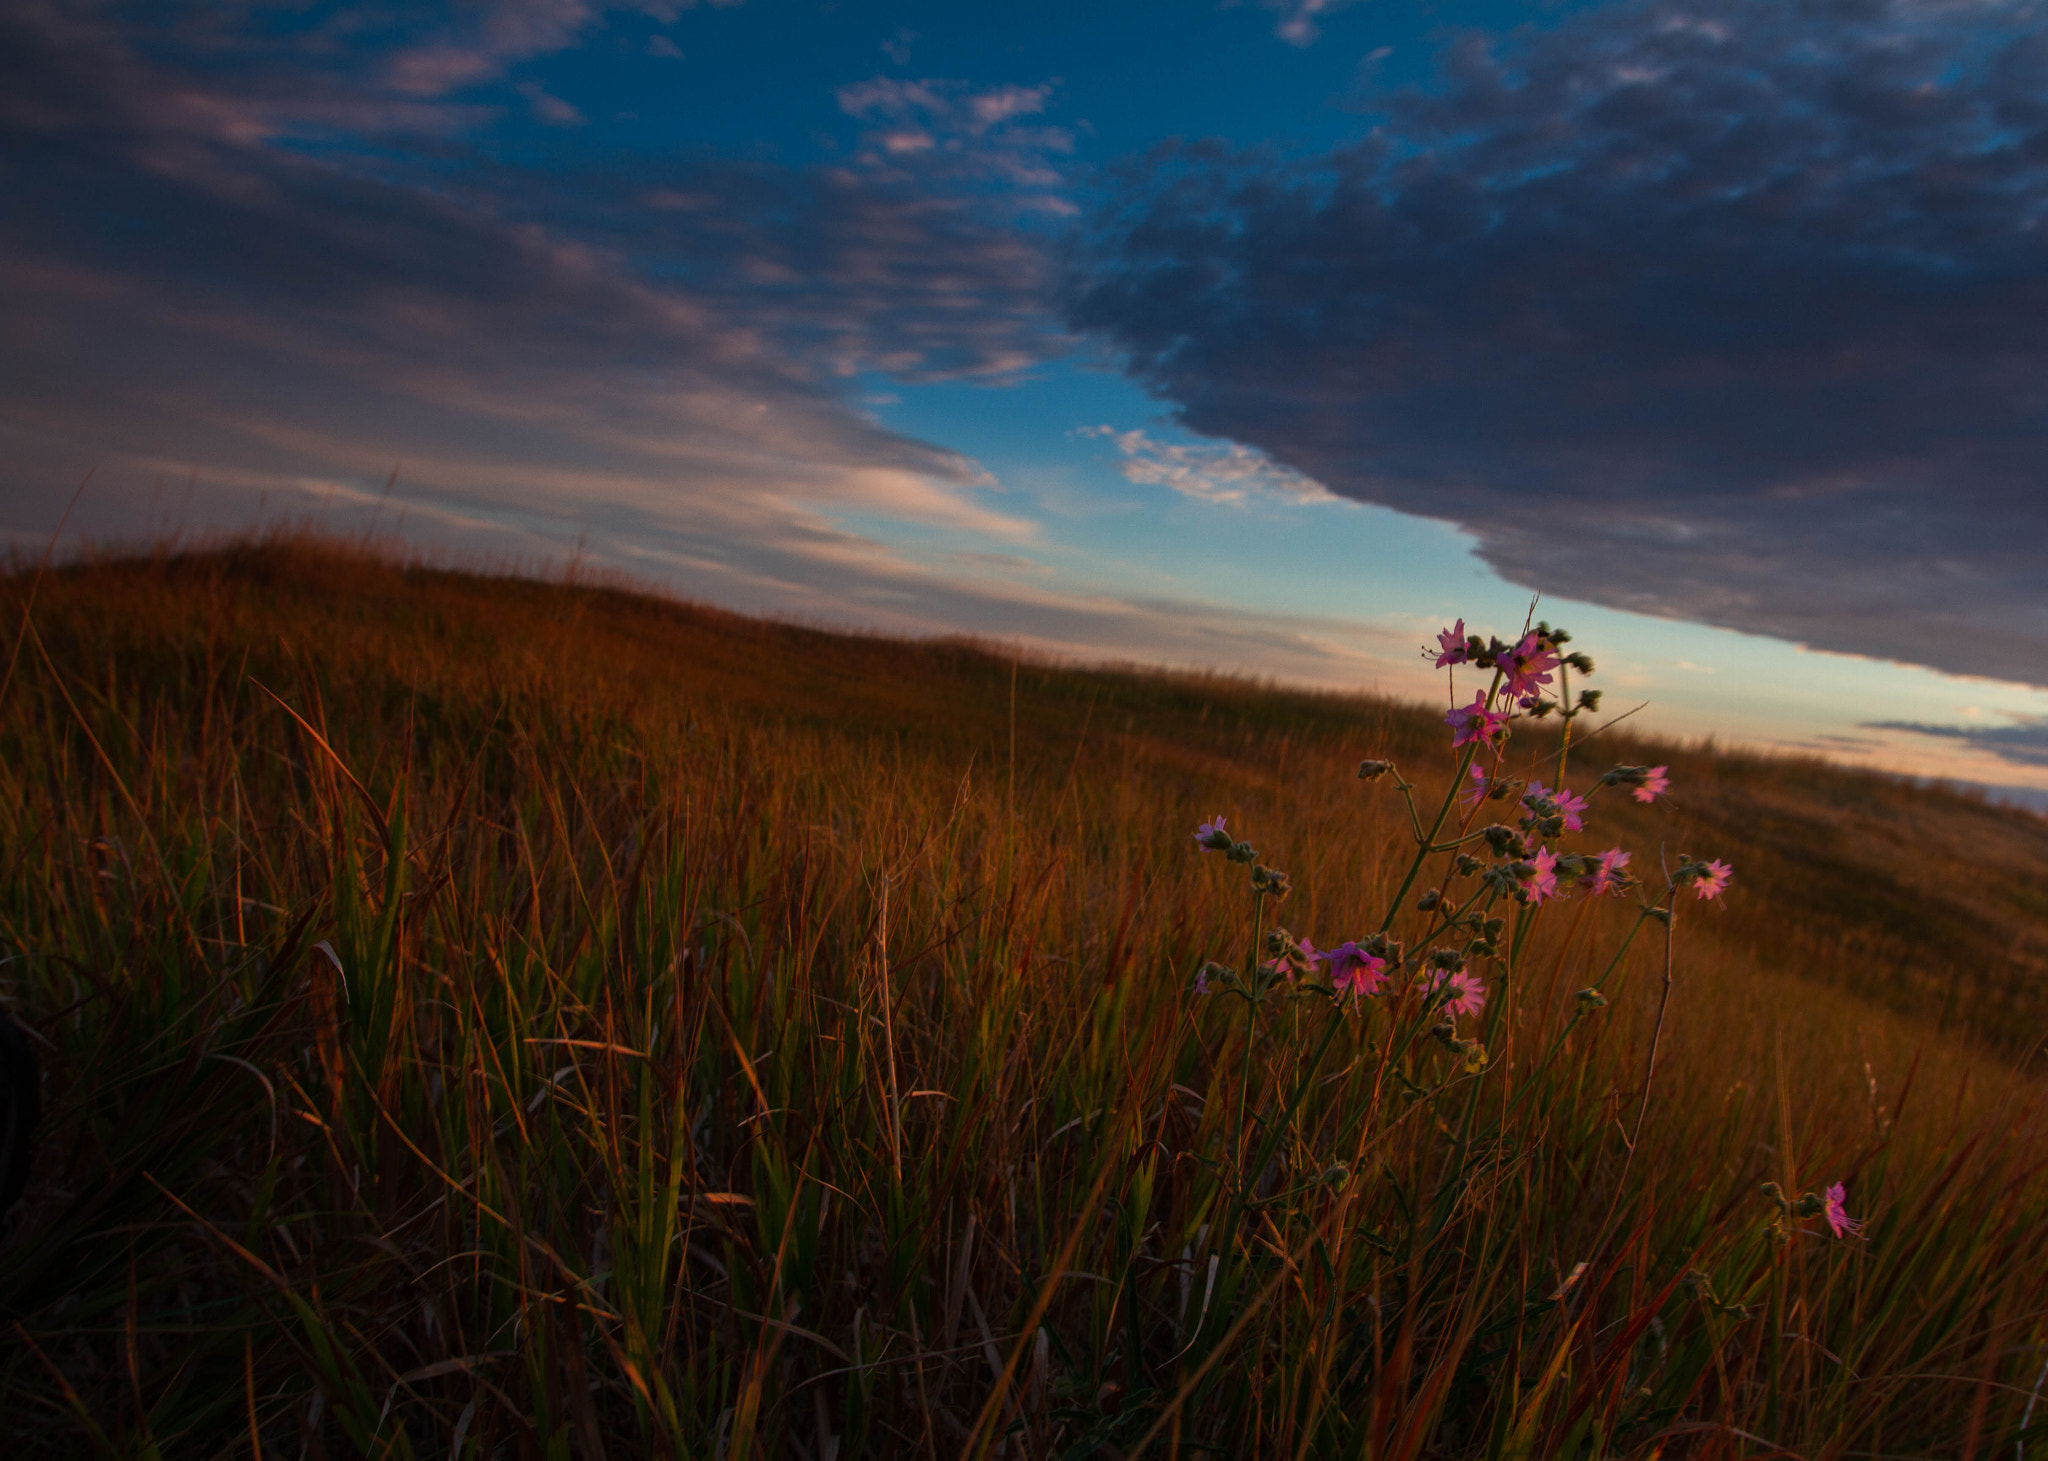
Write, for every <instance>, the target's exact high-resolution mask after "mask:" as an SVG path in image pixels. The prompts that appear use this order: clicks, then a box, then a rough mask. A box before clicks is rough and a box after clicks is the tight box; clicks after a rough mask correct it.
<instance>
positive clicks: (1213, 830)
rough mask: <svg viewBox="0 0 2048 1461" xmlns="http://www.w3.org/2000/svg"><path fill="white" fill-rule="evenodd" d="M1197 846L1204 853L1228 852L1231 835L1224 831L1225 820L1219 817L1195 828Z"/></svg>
mask: <svg viewBox="0 0 2048 1461" xmlns="http://www.w3.org/2000/svg"><path fill="white" fill-rule="evenodd" d="M1195 845H1196V846H1197V847H1199V848H1201V850H1202V851H1204V852H1228V851H1229V850H1230V834H1229V833H1228V832H1226V831H1224V830H1223V819H1222V818H1221V817H1218V818H1216V820H1214V821H1213V822H1204V823H1202V825H1201V826H1199V827H1197V828H1195Z"/></svg>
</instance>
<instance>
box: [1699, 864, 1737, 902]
mask: <svg viewBox="0 0 2048 1461" xmlns="http://www.w3.org/2000/svg"><path fill="white" fill-rule="evenodd" d="M1734 876H1735V869H1734V868H1732V867H1730V866H1728V864H1727V863H1725V862H1723V861H1721V859H1720V858H1718V857H1717V858H1715V859H1714V860H1713V861H1712V862H1710V863H1708V864H1707V870H1706V871H1705V872H1703V873H1701V874H1700V875H1699V877H1698V878H1697V879H1695V880H1694V882H1693V885H1692V891H1693V896H1694V897H1696V898H1718V897H1720V896H1721V895H1722V894H1723V893H1725V892H1726V891H1727V890H1728V880H1729V879H1730V878H1732V877H1734Z"/></svg>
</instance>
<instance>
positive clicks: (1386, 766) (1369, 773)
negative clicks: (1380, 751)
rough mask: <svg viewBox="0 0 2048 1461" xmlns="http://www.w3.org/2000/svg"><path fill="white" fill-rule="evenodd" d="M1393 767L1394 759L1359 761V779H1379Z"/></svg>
mask: <svg viewBox="0 0 2048 1461" xmlns="http://www.w3.org/2000/svg"><path fill="white" fill-rule="evenodd" d="M1393 769H1394V763H1393V762H1392V761H1360V762H1359V763H1358V779H1359V780H1360V781H1378V780H1379V779H1380V778H1381V777H1382V776H1385V775H1386V774H1387V773H1388V772H1389V771H1392V770H1393Z"/></svg>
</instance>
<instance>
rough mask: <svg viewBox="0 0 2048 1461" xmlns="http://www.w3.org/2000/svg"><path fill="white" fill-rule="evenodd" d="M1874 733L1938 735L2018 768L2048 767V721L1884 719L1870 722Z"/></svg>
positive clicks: (2038, 718) (2031, 718)
mask: <svg viewBox="0 0 2048 1461" xmlns="http://www.w3.org/2000/svg"><path fill="white" fill-rule="evenodd" d="M1868 728H1869V729H1871V730H1899V731H1912V732H1913V733H1914V734H1916V735H1923V736H1938V737H1940V738H1942V739H1944V740H1951V741H1961V742H1963V743H1964V744H1965V745H1970V746H1974V747H1976V748H1977V749H1978V750H1980V751H1989V752H1990V753H1991V754H1992V755H1994V756H1997V757H1998V758H1999V759H2000V760H2004V761H2010V762H2012V763H2013V764H2014V765H2015V766H2048V719H2044V718H2042V717H2039V716H2024V717H2021V718H2019V719H2017V720H2015V721H2013V722H2012V723H2011V724H2010V725H1986V726H1977V725H1923V724H1921V723H1919V722H1917V721H1907V720H1882V721H1873V722H1871V723H1870V725H1869V727H1868Z"/></svg>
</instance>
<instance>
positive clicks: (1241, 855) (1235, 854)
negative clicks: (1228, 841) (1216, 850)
mask: <svg viewBox="0 0 2048 1461" xmlns="http://www.w3.org/2000/svg"><path fill="white" fill-rule="evenodd" d="M1223 855H1224V856H1225V857H1227V858H1229V859H1230V860H1231V861H1232V862H1246V863H1248V862H1256V861H1257V860H1258V856H1259V849H1258V848H1256V847H1254V846H1252V845H1251V843H1249V842H1238V843H1234V844H1232V846H1231V849H1230V851H1228V852H1226V853H1224V854H1223Z"/></svg>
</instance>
